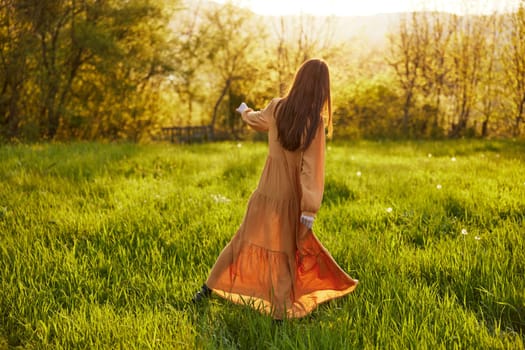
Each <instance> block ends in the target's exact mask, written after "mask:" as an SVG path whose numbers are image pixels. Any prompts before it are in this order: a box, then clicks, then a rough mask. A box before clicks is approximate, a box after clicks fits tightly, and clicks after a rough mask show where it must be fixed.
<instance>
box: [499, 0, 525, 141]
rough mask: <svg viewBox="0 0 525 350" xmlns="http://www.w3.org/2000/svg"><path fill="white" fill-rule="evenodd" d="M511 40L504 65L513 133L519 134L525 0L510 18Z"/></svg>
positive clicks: (523, 107) (523, 114)
mask: <svg viewBox="0 0 525 350" xmlns="http://www.w3.org/2000/svg"><path fill="white" fill-rule="evenodd" d="M508 23H509V26H510V27H509V40H508V44H507V45H505V51H504V55H503V62H504V64H503V67H505V75H506V83H507V84H506V85H507V92H508V94H509V99H510V102H511V106H512V107H511V108H512V112H511V113H512V115H513V123H512V124H513V125H512V134H513V135H514V136H519V135H520V133H521V125H522V123H523V121H524V120H525V119H524V118H525V1H523V0H522V1H521V2H520V5H519V7H518V9H517V10H516V11H515V12H514V13H512V14H511V15H510V18H509V21H508Z"/></svg>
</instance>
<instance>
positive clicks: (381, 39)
mask: <svg viewBox="0 0 525 350" xmlns="http://www.w3.org/2000/svg"><path fill="white" fill-rule="evenodd" d="M182 4H183V5H182V7H184V8H187V9H190V10H194V9H195V8H196V7H197V6H199V7H200V8H201V9H204V8H209V7H214V6H219V4H218V3H217V2H215V1H211V0H201V1H195V0H185V1H182ZM402 15H403V14H402V13H391V14H378V15H372V16H332V17H325V16H319V17H315V18H316V21H315V23H316V25H322V24H324V23H327V22H329V23H330V27H331V28H330V29H331V32H332V33H333V39H334V41H336V42H341V41H349V40H354V39H360V40H363V41H367V42H369V43H370V44H371V45H373V46H376V45H383V44H385V43H386V35H387V33H388V32H389V31H391V29H392V28H396V26H397V24H398V23H399V20H400V18H401V16H402ZM257 16H260V17H261V18H262V19H263V21H269V22H270V23H271V22H273V23H274V25H275V26H278V23H279V21H280V20H281V17H283V18H284V20H285V21H286V22H289V23H292V22H293V21H294V20H296V19H297V18H298V17H299V16H263V15H257ZM307 16H310V15H307ZM270 32H271V30H270Z"/></svg>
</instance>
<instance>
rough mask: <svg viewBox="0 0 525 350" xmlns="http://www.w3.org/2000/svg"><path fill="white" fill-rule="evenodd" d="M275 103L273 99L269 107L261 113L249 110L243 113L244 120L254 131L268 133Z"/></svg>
mask: <svg viewBox="0 0 525 350" xmlns="http://www.w3.org/2000/svg"><path fill="white" fill-rule="evenodd" d="M275 103H276V99H273V100H272V101H271V102H270V103H269V104H268V106H266V108H265V109H263V110H261V111H254V110H253V109H251V108H248V109H246V110H245V111H244V112H242V114H241V116H242V119H243V120H244V121H245V122H246V123H247V124H248V125H249V126H250V127H251V128H252V129H254V130H257V131H268V129H269V127H270V118H271V117H272V115H273V109H274V107H275Z"/></svg>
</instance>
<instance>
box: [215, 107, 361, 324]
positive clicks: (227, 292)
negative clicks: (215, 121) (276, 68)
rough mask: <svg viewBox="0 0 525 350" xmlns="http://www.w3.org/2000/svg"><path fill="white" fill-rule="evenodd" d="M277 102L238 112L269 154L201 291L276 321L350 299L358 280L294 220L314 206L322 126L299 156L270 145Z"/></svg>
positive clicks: (319, 192) (318, 196)
mask: <svg viewBox="0 0 525 350" xmlns="http://www.w3.org/2000/svg"><path fill="white" fill-rule="evenodd" d="M278 101H279V100H278V99H274V100H272V102H271V103H270V104H269V105H268V106H267V107H266V108H265V109H264V110H262V111H257V112H254V111H252V110H246V111H244V112H243V113H242V118H243V119H244V121H246V122H247V123H248V124H249V125H250V126H251V127H252V128H253V129H255V130H258V131H267V132H268V142H269V154H268V157H267V159H266V164H265V166H264V170H263V172H262V175H261V178H260V180H259V185H258V186H257V189H256V190H255V191H254V193H253V194H252V195H251V198H250V200H249V202H248V206H247V210H246V214H245V217H244V220H243V222H242V224H241V226H240V227H239V230H238V231H237V233H236V234H235V236H234V237H233V238H232V240H231V241H230V242H229V243H228V245H227V246H226V247H225V248H224V250H223V251H222V252H221V254H220V255H219V257H218V259H217V261H216V263H215V265H214V266H213V268H212V270H211V272H210V275H209V277H208V280H207V281H206V284H207V286H208V287H209V288H210V289H211V290H213V292H214V293H216V294H218V295H219V296H221V297H224V298H226V299H228V300H230V301H232V302H234V303H238V304H245V305H249V306H251V307H253V308H255V309H257V310H259V311H261V312H263V313H267V314H269V315H271V316H272V317H273V318H276V319H282V318H293V317H302V316H305V315H307V314H308V313H310V312H311V311H312V310H313V309H315V308H316V307H317V305H318V304H320V303H322V302H324V301H327V300H330V299H333V298H337V297H340V296H343V295H346V294H348V293H350V292H352V291H353V290H354V289H355V287H356V286H357V283H358V281H357V280H354V279H352V278H351V277H350V276H348V275H347V274H346V273H345V272H344V271H343V270H342V269H341V268H340V267H339V266H338V265H337V263H336V262H335V261H334V259H333V258H332V256H331V255H330V253H328V251H327V250H326V249H325V248H324V247H323V246H322V244H321V243H320V242H319V240H318V239H317V237H316V236H315V235H314V233H313V232H312V230H309V229H308V228H307V227H306V226H304V225H303V224H301V223H300V217H301V213H303V214H307V215H310V216H315V214H316V213H317V211H318V210H319V208H320V206H321V200H322V197H323V189H324V158H325V132H324V127H322V126H320V127H319V129H318V131H317V134H316V136H315V138H314V139H313V141H312V143H311V144H310V146H309V147H308V149H307V150H305V151H304V152H303V151H295V152H289V151H287V150H285V149H284V148H283V147H282V146H281V144H280V143H279V141H278V139H277V126H276V123H275V114H274V112H275V106H276V103H277V102H278Z"/></svg>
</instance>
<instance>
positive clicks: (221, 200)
mask: <svg viewBox="0 0 525 350" xmlns="http://www.w3.org/2000/svg"><path fill="white" fill-rule="evenodd" d="M211 197H212V198H213V200H214V201H215V203H229V202H230V199H229V198H226V197H224V196H223V195H222V194H212V195H211Z"/></svg>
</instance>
